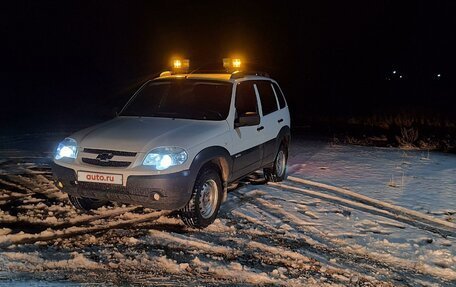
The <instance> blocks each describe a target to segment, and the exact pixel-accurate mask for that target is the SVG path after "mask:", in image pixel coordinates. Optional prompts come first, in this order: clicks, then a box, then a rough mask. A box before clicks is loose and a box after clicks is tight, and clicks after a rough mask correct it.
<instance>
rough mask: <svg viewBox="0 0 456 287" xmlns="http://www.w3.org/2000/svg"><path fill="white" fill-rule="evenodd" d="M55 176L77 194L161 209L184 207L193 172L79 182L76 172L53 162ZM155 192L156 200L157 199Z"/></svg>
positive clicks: (67, 189) (66, 190) (63, 187)
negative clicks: (123, 182) (110, 181)
mask: <svg viewBox="0 0 456 287" xmlns="http://www.w3.org/2000/svg"><path fill="white" fill-rule="evenodd" d="M52 172H53V174H54V179H55V180H56V181H57V182H58V184H57V186H58V187H59V188H61V189H62V191H64V192H66V193H68V194H71V195H73V196H76V197H88V198H96V199H104V200H109V201H115V202H119V203H128V204H138V205H142V206H145V207H150V208H154V209H161V210H176V209H180V208H182V207H184V206H185V205H186V204H187V203H188V201H189V200H190V197H191V195H192V190H193V185H194V182H195V179H196V175H194V174H192V173H191V172H190V171H189V170H185V171H181V172H176V173H171V174H163V175H130V176H128V178H127V182H126V185H125V186H124V185H114V184H106V183H91V182H78V181H77V175H76V172H75V171H74V170H73V169H71V168H67V167H63V166H60V165H58V164H56V163H53V165H52ZM156 194H158V195H159V199H158V200H156V198H157V196H155V197H154V195H156Z"/></svg>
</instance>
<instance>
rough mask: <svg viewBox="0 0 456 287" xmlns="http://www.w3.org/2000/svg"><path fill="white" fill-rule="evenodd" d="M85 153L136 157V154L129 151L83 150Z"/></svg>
mask: <svg viewBox="0 0 456 287" xmlns="http://www.w3.org/2000/svg"><path fill="white" fill-rule="evenodd" d="M84 152H85V153H93V154H102V153H110V154H112V155H116V156H136V154H137V153H136V152H130V151H117V150H108V149H96V148H84Z"/></svg>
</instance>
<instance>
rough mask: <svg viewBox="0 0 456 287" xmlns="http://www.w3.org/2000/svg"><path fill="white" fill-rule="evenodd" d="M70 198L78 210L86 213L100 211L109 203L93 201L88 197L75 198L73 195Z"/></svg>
mask: <svg viewBox="0 0 456 287" xmlns="http://www.w3.org/2000/svg"><path fill="white" fill-rule="evenodd" d="M68 198H69V199H70V202H71V204H73V206H74V207H75V208H76V209H79V210H82V211H86V212H87V211H91V210H95V209H98V208H100V207H102V206H103V205H105V204H107V203H108V202H107V201H106V200H99V199H92V198H87V197H75V196H72V195H68Z"/></svg>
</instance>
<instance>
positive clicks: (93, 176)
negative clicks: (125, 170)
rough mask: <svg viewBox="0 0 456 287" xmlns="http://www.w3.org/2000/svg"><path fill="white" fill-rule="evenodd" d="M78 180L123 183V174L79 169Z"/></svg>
mask: <svg viewBox="0 0 456 287" xmlns="http://www.w3.org/2000/svg"><path fill="white" fill-rule="evenodd" d="M78 181H85V182H97V183H110V184H122V175H121V174H112V173H99V172H87V171H78Z"/></svg>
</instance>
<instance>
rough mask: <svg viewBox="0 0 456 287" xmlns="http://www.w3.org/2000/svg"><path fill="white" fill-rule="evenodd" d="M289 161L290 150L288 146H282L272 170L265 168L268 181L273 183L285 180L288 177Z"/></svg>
mask: <svg viewBox="0 0 456 287" xmlns="http://www.w3.org/2000/svg"><path fill="white" fill-rule="evenodd" d="M287 160H288V148H287V146H286V145H284V144H281V145H280V148H279V151H278V152H277V155H276V157H275V159H274V164H273V166H272V168H265V169H264V170H263V172H264V177H265V178H266V180H268V181H272V182H279V181H282V180H284V179H285V178H286V176H287Z"/></svg>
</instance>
